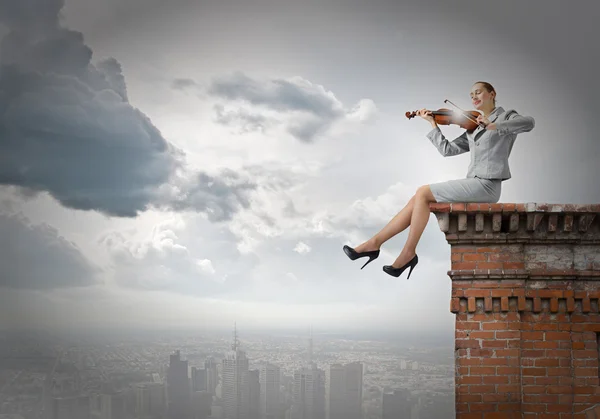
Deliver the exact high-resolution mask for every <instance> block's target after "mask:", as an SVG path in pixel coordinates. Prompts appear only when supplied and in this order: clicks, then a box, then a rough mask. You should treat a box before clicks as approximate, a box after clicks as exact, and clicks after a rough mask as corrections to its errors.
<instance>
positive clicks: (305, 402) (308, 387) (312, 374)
mask: <svg viewBox="0 0 600 419" xmlns="http://www.w3.org/2000/svg"><path fill="white" fill-rule="evenodd" d="M291 415H292V419H325V371H323V370H322V369H319V368H317V365H316V364H312V365H310V366H306V367H302V368H301V369H299V370H298V371H296V372H295V373H294V394H293V399H292V410H291Z"/></svg>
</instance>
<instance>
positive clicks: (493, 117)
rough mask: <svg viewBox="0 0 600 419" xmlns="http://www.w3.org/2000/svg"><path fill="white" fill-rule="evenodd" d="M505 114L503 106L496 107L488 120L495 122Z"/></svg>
mask: <svg viewBox="0 0 600 419" xmlns="http://www.w3.org/2000/svg"><path fill="white" fill-rule="evenodd" d="M503 112H504V109H503V108H502V106H496V107H495V108H494V110H493V111H492V112H490V116H488V119H489V121H490V122H494V121H495V120H496V119H498V117H499V116H500V115H501V114H502V113H503Z"/></svg>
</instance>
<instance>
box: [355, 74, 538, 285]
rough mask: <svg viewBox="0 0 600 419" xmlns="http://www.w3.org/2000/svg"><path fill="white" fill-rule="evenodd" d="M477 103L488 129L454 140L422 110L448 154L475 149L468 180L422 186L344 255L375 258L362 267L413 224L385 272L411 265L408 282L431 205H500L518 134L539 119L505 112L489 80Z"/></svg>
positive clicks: (475, 95) (476, 89)
mask: <svg viewBox="0 0 600 419" xmlns="http://www.w3.org/2000/svg"><path fill="white" fill-rule="evenodd" d="M471 101H472V103H473V106H474V107H475V109H476V110H478V111H479V112H480V113H481V115H479V116H478V117H477V122H478V123H480V124H482V125H483V127H481V126H480V127H478V128H476V129H475V130H474V131H473V132H467V131H466V130H465V132H463V133H462V135H460V136H459V137H458V138H456V139H454V140H453V141H452V142H450V141H448V140H447V139H446V137H445V136H444V135H443V134H442V132H441V130H440V128H439V126H438V125H437V123H436V122H435V120H434V118H433V116H432V115H431V111H428V110H426V109H421V110H419V111H418V112H417V114H418V115H419V116H420V117H422V118H423V119H425V120H426V121H429V122H430V123H431V126H432V130H431V131H429V133H427V138H429V140H430V141H431V142H432V143H433V145H435V146H436V147H437V149H438V150H439V152H440V153H441V154H442V156H444V157H447V156H456V155H458V154H462V153H466V152H467V151H471V163H470V165H469V169H468V172H467V176H466V178H465V179H457V180H450V181H447V182H440V183H434V184H431V185H424V186H421V187H420V188H419V189H418V190H417V192H416V193H415V195H414V196H413V197H412V198H411V199H410V200H409V201H408V203H407V204H406V206H405V207H404V208H403V209H402V211H400V212H399V213H398V214H397V215H396V216H395V217H394V218H392V220H391V221H390V222H389V223H388V224H387V225H386V226H385V227H384V228H383V229H382V230H381V231H380V232H378V233H377V234H376V235H375V236H373V237H371V238H370V239H369V240H367V241H366V242H364V243H362V244H361V245H360V246H358V247H356V248H352V247H350V246H344V252H345V253H346V255H348V257H349V258H350V259H351V260H355V259H358V258H362V257H368V258H369V260H368V261H367V262H366V263H365V264H364V265H363V266H362V268H364V267H365V266H366V265H367V264H368V263H369V262H371V261H373V260H375V259H377V257H378V256H379V249H380V247H381V245H383V243H385V242H386V241H388V240H389V239H391V238H392V237H394V236H395V235H396V234H398V233H400V232H402V231H404V230H405V229H406V228H407V227H408V226H410V232H409V235H408V239H407V241H406V244H405V245H404V248H403V249H402V252H401V253H400V255H399V256H398V257H397V258H396V260H395V261H394V263H392V264H391V265H385V266H384V267H383V270H384V272H386V273H388V274H389V275H392V276H395V277H398V276H400V274H401V273H402V272H403V271H404V270H405V269H406V268H408V267H410V271H409V273H408V277H407V279H408V278H410V274H411V273H412V270H413V268H414V267H415V266H416V265H417V263H418V261H419V258H418V256H417V253H416V248H417V243H418V241H419V239H420V238H421V234H422V233H423V230H425V227H426V225H427V222H428V221H429V215H430V211H429V204H430V203H431V202H486V203H496V202H498V201H499V200H500V192H501V185H502V181H504V180H507V179H510V178H511V173H510V169H509V166H508V157H509V156H510V152H511V150H512V147H513V144H514V142H515V139H516V138H517V134H519V133H522V132H528V131H531V130H532V129H533V127H534V125H535V121H534V119H533V118H532V117H531V116H522V115H519V114H518V113H517V112H516V111H515V110H514V109H510V110H508V111H505V110H504V109H503V108H502V107H500V106H498V107H497V106H496V90H495V89H494V87H492V85H491V84H489V83H487V82H483V81H479V82H476V83H475V84H474V85H473V87H472V89H471ZM362 268H361V269H362Z"/></svg>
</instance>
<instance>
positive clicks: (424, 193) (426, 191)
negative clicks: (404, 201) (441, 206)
mask: <svg viewBox="0 0 600 419" xmlns="http://www.w3.org/2000/svg"><path fill="white" fill-rule="evenodd" d="M415 197H416V198H417V199H420V200H425V201H427V202H435V197H434V196H433V193H432V192H431V188H430V187H429V185H423V186H420V187H419V189H417V192H416V193H415Z"/></svg>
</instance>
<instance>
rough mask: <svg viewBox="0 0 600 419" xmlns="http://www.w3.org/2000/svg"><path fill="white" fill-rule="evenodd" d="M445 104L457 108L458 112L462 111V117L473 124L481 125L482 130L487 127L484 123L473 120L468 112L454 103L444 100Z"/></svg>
mask: <svg viewBox="0 0 600 419" xmlns="http://www.w3.org/2000/svg"><path fill="white" fill-rule="evenodd" d="M444 103H449V104H451V105H452V106H454V107H455V108H457V109H458V110H460V111H461V112H462V116H464V117H465V118H467V119H468V120H469V121H471V122H475V123H476V124H477V125H479V126H480V127H482V128H485V125H483V123H480V122H477V121H476V120H474V119H473V118H471V117H470V116H469V115H467V111H465V110H463V109H461V108H459V107H458V106H456V105H455V104H454V103H452V102H450V101H449V100H448V99H446V100H444Z"/></svg>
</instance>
